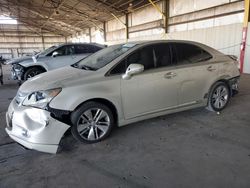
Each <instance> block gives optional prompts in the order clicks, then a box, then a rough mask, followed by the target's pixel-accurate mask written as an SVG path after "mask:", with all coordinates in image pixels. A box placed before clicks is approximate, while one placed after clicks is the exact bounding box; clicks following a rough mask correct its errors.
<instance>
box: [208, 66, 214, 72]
mask: <svg viewBox="0 0 250 188" xmlns="http://www.w3.org/2000/svg"><path fill="white" fill-rule="evenodd" d="M207 70H208V71H210V72H212V71H215V70H216V68H213V66H209V67H208V68H207Z"/></svg>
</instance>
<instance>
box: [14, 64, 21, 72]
mask: <svg viewBox="0 0 250 188" xmlns="http://www.w3.org/2000/svg"><path fill="white" fill-rule="evenodd" d="M12 67H13V69H14V70H15V71H16V72H19V71H22V70H23V67H22V66H21V65H19V64H13V65H12Z"/></svg>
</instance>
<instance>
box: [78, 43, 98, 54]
mask: <svg viewBox="0 0 250 188" xmlns="http://www.w3.org/2000/svg"><path fill="white" fill-rule="evenodd" d="M75 49H76V54H86V53H95V52H97V51H99V50H101V49H102V48H101V47H98V46H94V45H88V44H85V45H76V46H75Z"/></svg>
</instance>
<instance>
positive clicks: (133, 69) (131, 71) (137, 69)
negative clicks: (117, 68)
mask: <svg viewBox="0 0 250 188" xmlns="http://www.w3.org/2000/svg"><path fill="white" fill-rule="evenodd" d="M143 71H144V66H143V65H141V64H130V65H129V66H128V68H127V70H126V73H125V74H123V75H122V78H123V79H124V80H129V79H130V78H131V77H132V76H133V75H135V74H138V73H141V72H143Z"/></svg>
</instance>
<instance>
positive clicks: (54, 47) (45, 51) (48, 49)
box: [36, 46, 58, 56]
mask: <svg viewBox="0 0 250 188" xmlns="http://www.w3.org/2000/svg"><path fill="white" fill-rule="evenodd" d="M57 47H58V46H51V47H49V48H47V49H46V50H44V51H42V52H40V53H38V54H36V55H38V56H45V55H47V53H49V52H51V51H52V50H54V49H56V48H57Z"/></svg>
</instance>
